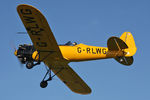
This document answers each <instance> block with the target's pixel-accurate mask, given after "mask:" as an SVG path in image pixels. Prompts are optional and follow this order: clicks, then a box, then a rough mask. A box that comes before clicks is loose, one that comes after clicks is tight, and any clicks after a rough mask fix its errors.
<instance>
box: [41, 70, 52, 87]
mask: <svg viewBox="0 0 150 100" xmlns="http://www.w3.org/2000/svg"><path fill="white" fill-rule="evenodd" d="M48 74H49V78H48V79H47V80H45V78H46V76H47V75H48ZM53 77H54V76H51V70H50V69H47V73H46V74H45V76H44V78H43V80H42V81H41V83H40V86H41V88H46V87H47V85H48V83H47V82H48V81H51V80H52V78H53Z"/></svg>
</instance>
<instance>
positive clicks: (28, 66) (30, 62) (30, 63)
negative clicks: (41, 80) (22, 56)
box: [26, 61, 34, 69]
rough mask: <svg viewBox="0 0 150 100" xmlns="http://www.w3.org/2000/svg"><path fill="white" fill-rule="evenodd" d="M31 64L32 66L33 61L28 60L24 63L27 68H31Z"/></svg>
mask: <svg viewBox="0 0 150 100" xmlns="http://www.w3.org/2000/svg"><path fill="white" fill-rule="evenodd" d="M33 66H34V63H33V62H32V61H28V62H27V63H26V67H27V69H31V68H33Z"/></svg>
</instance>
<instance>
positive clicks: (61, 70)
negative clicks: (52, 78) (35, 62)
mask: <svg viewBox="0 0 150 100" xmlns="http://www.w3.org/2000/svg"><path fill="white" fill-rule="evenodd" d="M17 11H18V14H19V16H20V18H21V20H22V22H23V24H24V26H25V28H26V30H27V32H28V34H29V36H30V38H31V40H32V42H33V45H34V47H35V48H36V50H37V51H38V52H39V54H40V60H42V61H43V62H44V63H45V64H46V65H47V66H48V67H49V68H50V69H52V71H53V72H54V73H55V74H56V75H57V76H58V77H59V78H60V79H61V80H62V81H63V82H64V83H65V84H66V85H67V86H68V87H69V88H70V89H71V90H72V91H74V92H76V93H80V94H89V93H91V89H90V88H89V87H88V85H87V84H86V83H85V82H84V81H83V80H82V79H81V78H80V77H79V76H78V75H77V74H76V73H75V72H74V71H73V69H72V68H71V67H69V66H68V61H66V60H65V59H64V58H63V56H62V54H61V51H60V49H59V46H58V44H57V42H56V40H55V37H54V35H53V33H52V31H51V29H50V27H49V25H48V23H47V21H46V19H45V17H44V16H43V15H42V13H41V12H40V11H39V10H38V9H36V8H34V7H32V6H30V5H25V4H21V5H19V6H18V7H17Z"/></svg>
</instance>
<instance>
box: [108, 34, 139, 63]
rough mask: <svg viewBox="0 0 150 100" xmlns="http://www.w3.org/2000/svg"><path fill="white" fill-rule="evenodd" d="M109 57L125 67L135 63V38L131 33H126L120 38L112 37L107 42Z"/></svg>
mask: <svg viewBox="0 0 150 100" xmlns="http://www.w3.org/2000/svg"><path fill="white" fill-rule="evenodd" d="M107 46H108V52H107V56H108V57H114V59H115V60H117V61H118V62H119V63H121V64H123V65H131V64H132V63H133V57H132V56H133V55H134V54H135V53H136V50H137V48H136V46H135V42H134V38H133V36H132V34H131V33H130V32H124V33H123V34H122V36H121V37H120V38H118V37H110V38H109V39H108V41H107Z"/></svg>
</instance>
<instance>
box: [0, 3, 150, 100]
mask: <svg viewBox="0 0 150 100" xmlns="http://www.w3.org/2000/svg"><path fill="white" fill-rule="evenodd" d="M18 4H30V5H33V6H35V7H36V8H38V9H39V10H40V11H41V12H42V13H43V14H44V15H45V17H46V18H47V21H48V23H49V24H50V27H51V29H52V31H53V33H54V36H55V37H56V40H57V42H58V43H59V44H61V43H65V42H67V41H69V40H71V41H76V42H77V43H84V44H87V45H95V46H107V39H108V38H109V37H111V36H118V37H119V36H121V34H122V33H123V32H125V31H130V32H132V33H133V36H134V38H135V42H136V46H137V48H138V50H137V53H136V54H135V56H134V58H135V62H134V63H133V65H131V66H123V65H120V64H119V63H117V62H116V61H115V60H114V59H107V60H96V61H89V62H78V63H70V66H72V68H73V69H74V70H75V71H76V72H77V73H78V74H79V75H80V76H81V77H82V78H83V80H84V81H85V82H86V83H87V84H88V85H89V86H90V87H91V88H92V93H91V94H90V95H79V94H76V93H73V92H71V91H70V90H69V89H68V88H67V87H66V86H65V85H64V84H63V83H62V82H61V81H60V80H59V79H58V78H57V77H55V79H54V80H53V81H52V82H49V85H48V87H47V88H46V89H42V88H40V86H39V84H40V81H41V80H42V78H43V76H44V74H45V72H46V70H45V68H44V65H43V64H42V65H41V66H37V67H35V68H33V69H31V70H28V69H26V68H25V67H23V68H21V67H20V65H19V63H18V61H17V58H16V57H15V56H14V55H13V52H14V51H13V49H12V47H11V44H13V43H12V42H13V41H14V43H15V44H16V46H17V45H19V44H23V43H31V40H30V38H29V36H28V35H17V34H16V33H17V32H26V30H25V28H24V26H23V24H22V22H21V20H20V18H19V16H18V14H17V11H16V7H17V5H18ZM149 4H150V1H149V0H1V4H0V11H1V14H0V19H1V20H0V27H1V28H0V29H1V36H0V44H1V49H0V52H1V57H0V61H1V68H0V100H10V99H11V100H41V99H42V100H44V99H51V100H52V99H55V100H60V99H61V100H70V99H71V100H91V99H92V100H97V99H99V100H141V99H144V100H149V99H150V78H149V76H150V67H149V56H150V54H149V51H150V47H149V43H150V42H149V37H150V33H149V32H150V6H149ZM10 42H11V43H10Z"/></svg>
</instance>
